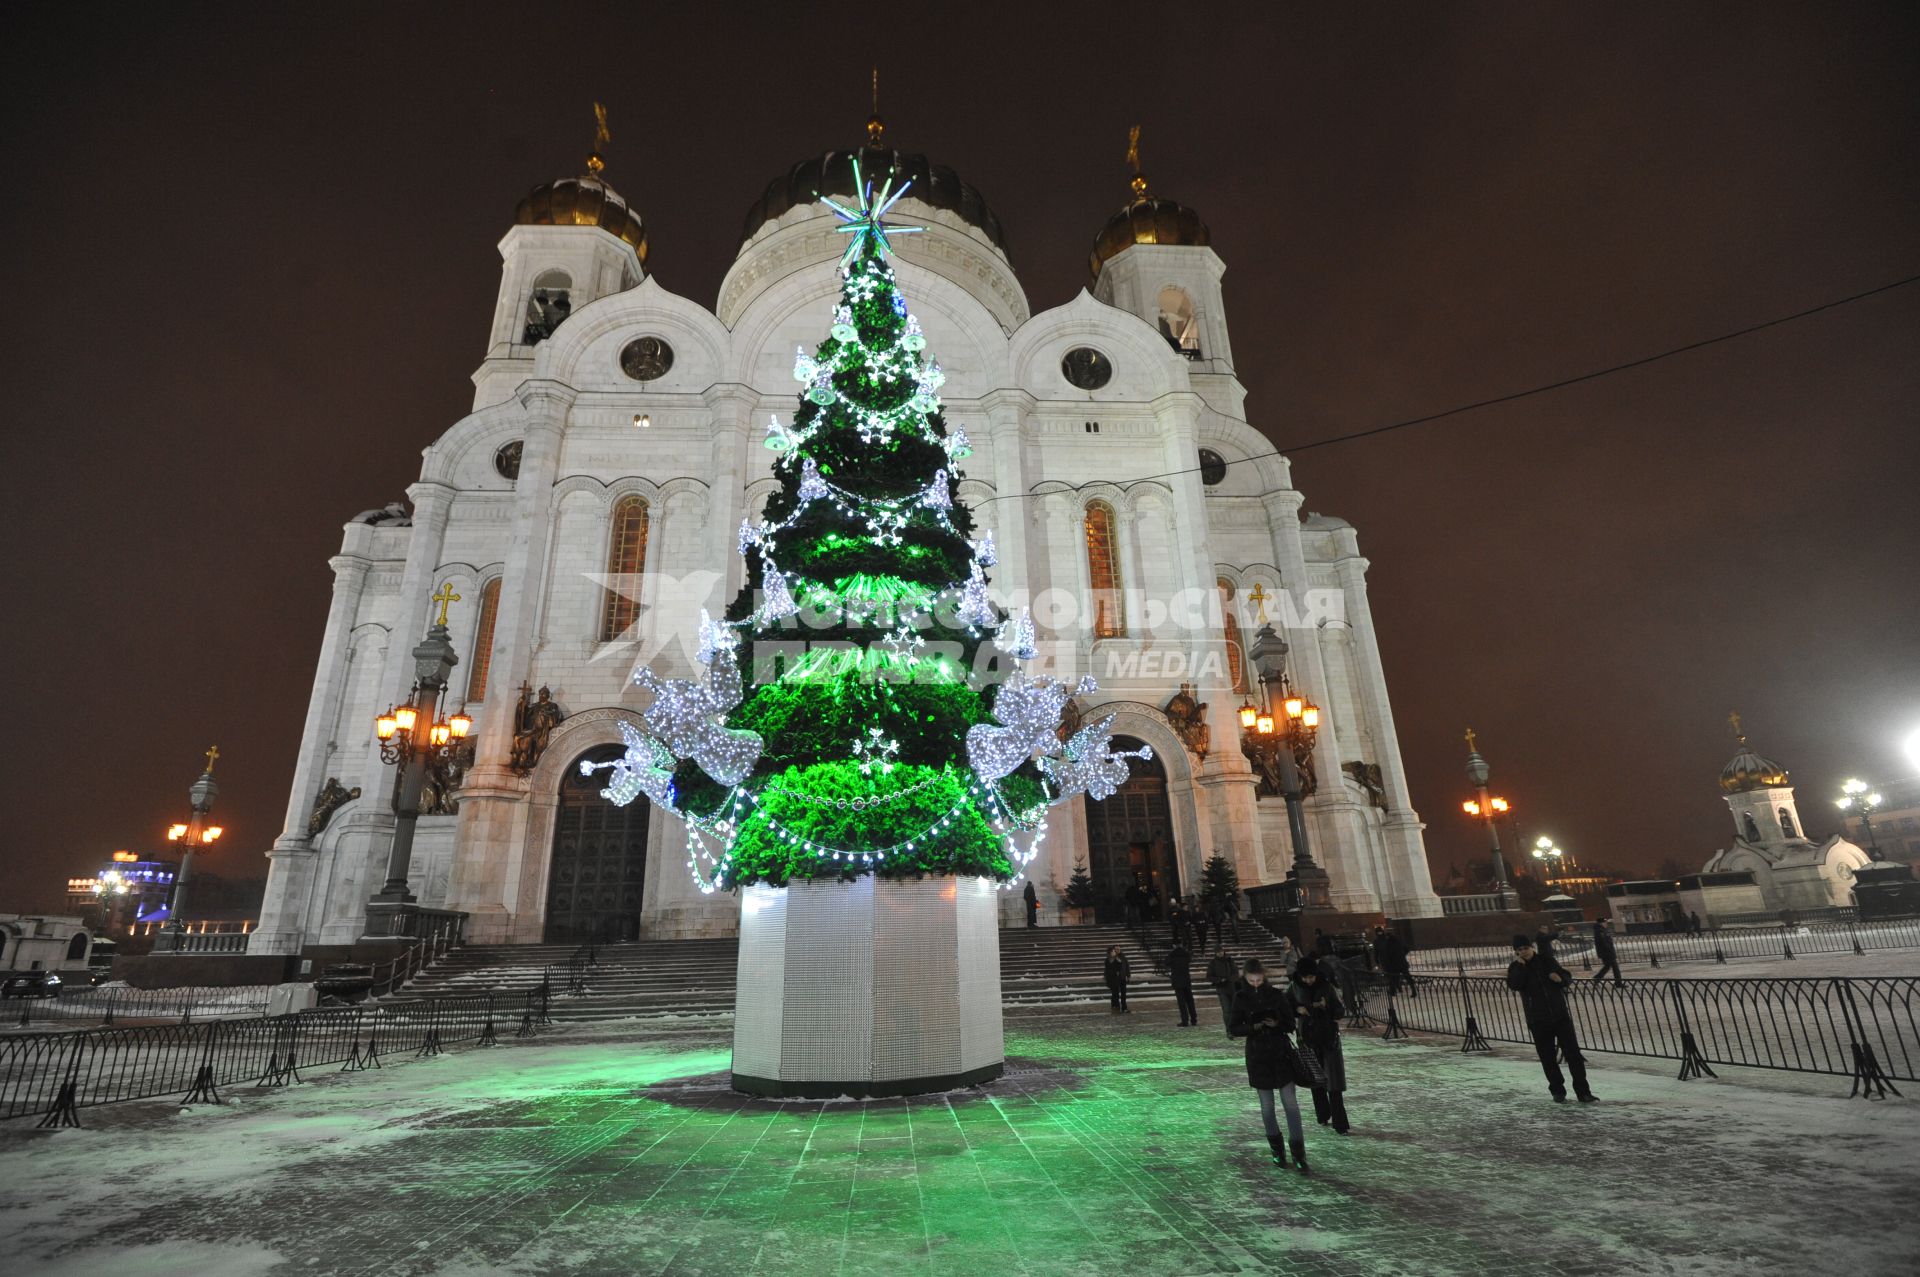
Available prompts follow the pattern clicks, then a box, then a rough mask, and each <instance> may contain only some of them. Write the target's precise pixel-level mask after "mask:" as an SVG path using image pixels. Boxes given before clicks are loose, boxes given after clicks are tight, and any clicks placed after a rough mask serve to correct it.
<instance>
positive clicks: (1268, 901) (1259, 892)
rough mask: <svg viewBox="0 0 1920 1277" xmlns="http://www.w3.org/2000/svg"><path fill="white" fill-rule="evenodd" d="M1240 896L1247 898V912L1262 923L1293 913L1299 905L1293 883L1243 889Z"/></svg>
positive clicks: (1264, 884) (1269, 883) (1267, 884)
mask: <svg viewBox="0 0 1920 1277" xmlns="http://www.w3.org/2000/svg"><path fill="white" fill-rule="evenodd" d="M1240 894H1241V895H1243V896H1245V897H1246V898H1247V912H1248V913H1249V914H1251V915H1252V916H1253V917H1254V918H1255V919H1256V920H1259V921H1262V922H1264V921H1265V920H1266V919H1268V918H1278V917H1280V916H1281V915H1283V914H1288V913H1293V912H1295V908H1296V905H1297V899H1296V897H1297V891H1296V887H1295V884H1293V883H1291V882H1268V883H1262V884H1261V885H1260V886H1258V887H1243V888H1241V890H1240Z"/></svg>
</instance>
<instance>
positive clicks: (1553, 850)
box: [1532, 836, 1567, 882]
mask: <svg viewBox="0 0 1920 1277" xmlns="http://www.w3.org/2000/svg"><path fill="white" fill-rule="evenodd" d="M1532 855H1533V858H1534V859H1535V860H1537V861H1539V862H1540V877H1541V878H1542V879H1544V880H1545V881H1547V882H1552V881H1554V880H1555V879H1556V878H1558V877H1559V876H1560V870H1561V866H1563V865H1565V864H1566V863H1567V853H1566V852H1565V851H1564V850H1562V849H1561V848H1560V847H1559V846H1557V845H1555V843H1554V841H1553V839H1551V838H1547V837H1544V836H1543V837H1540V838H1536V839H1534V840H1533V851H1532Z"/></svg>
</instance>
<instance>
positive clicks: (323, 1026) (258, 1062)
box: [0, 984, 553, 1127]
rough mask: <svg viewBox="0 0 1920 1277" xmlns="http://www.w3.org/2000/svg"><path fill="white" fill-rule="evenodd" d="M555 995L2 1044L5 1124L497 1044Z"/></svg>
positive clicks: (367, 1007) (69, 1121) (538, 989)
mask: <svg viewBox="0 0 1920 1277" xmlns="http://www.w3.org/2000/svg"><path fill="white" fill-rule="evenodd" d="M550 995H551V989H550V988H549V987H548V986H547V985H545V984H541V985H538V986H535V987H534V988H533V989H531V990H529V991H527V992H526V993H524V994H513V995H511V996H506V995H496V994H492V993H481V994H472V995H468V996H462V997H445V998H433V999H428V1000H421V1001H395V1002H386V1003H363V1004H361V1005H359V1006H351V1007H330V1008H325V1009H321V1010H314V1011H301V1012H298V1013H296V1014H293V1015H279V1016H260V1017H256V1018H252V1019H241V1020H208V1021H205V1022H204V1023H199V1024H154V1025H140V1026H127V1027H120V1028H99V1029H86V1030H79V1031H70V1032H65V1033H23V1034H16V1035H11V1036H8V1037H3V1038H0V1119H5V1118H15V1117H31V1116H34V1115H39V1116H40V1125H41V1126H43V1127H44V1126H78V1125H79V1124H80V1121H79V1110H80V1109H82V1108H87V1107H90V1106H92V1105H96V1104H113V1103H118V1102H119V1101H122V1100H140V1099H151V1098H154V1097H156V1096H165V1095H173V1096H178V1097H180V1102H181V1103H183V1104H191V1103H216V1104H217V1103H220V1102H221V1101H220V1094H219V1093H220V1091H221V1089H222V1088H225V1087H232V1086H239V1085H246V1084H249V1083H253V1084H257V1085H261V1086H286V1085H289V1084H291V1083H294V1082H298V1081H301V1080H302V1078H301V1076H300V1070H302V1069H308V1070H311V1069H314V1068H319V1067H324V1066H331V1065H338V1066H340V1067H339V1070H338V1071H340V1072H356V1071H358V1070H361V1069H370V1068H375V1069H377V1068H380V1067H381V1060H382V1058H390V1057H393V1056H397V1055H402V1054H406V1055H412V1056H416V1057H425V1056H433V1055H438V1054H440V1053H441V1051H442V1050H443V1049H445V1048H446V1047H449V1046H452V1045H454V1044H455V1043H460V1042H473V1043H476V1044H478V1045H481V1046H492V1045H493V1044H494V1042H495V1041H496V1037H497V1034H498V1033H499V1031H500V1030H501V1029H502V1028H503V1027H504V1028H505V1030H506V1031H508V1032H512V1033H516V1034H517V1035H519V1036H521V1037H529V1036H533V1035H534V1034H537V1033H538V1032H539V1031H540V1029H541V1028H542V1027H543V1026H545V1025H550V1024H552V1023H553V1020H552V1018H551V1016H550V1015H549V1013H548V1010H549V1001H550Z"/></svg>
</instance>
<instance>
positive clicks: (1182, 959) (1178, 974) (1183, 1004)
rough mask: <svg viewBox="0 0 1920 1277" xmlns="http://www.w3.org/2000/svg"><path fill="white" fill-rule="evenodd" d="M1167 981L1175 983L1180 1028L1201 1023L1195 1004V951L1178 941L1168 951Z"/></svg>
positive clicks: (1175, 1001) (1174, 999) (1174, 996)
mask: <svg viewBox="0 0 1920 1277" xmlns="http://www.w3.org/2000/svg"><path fill="white" fill-rule="evenodd" d="M1167 979H1169V980H1171V981H1172V982H1173V1001H1174V1004H1175V1005H1176V1006H1178V1007H1179V1008H1180V1027H1181V1028H1183V1029H1184V1028H1187V1027H1188V1026H1189V1025H1195V1024H1198V1023H1200V1009H1199V1008H1198V1007H1196V1006H1194V1004H1193V951H1192V950H1191V949H1189V948H1187V946H1186V945H1184V944H1182V943H1180V942H1179V941H1178V940H1176V941H1174V942H1173V948H1171V949H1169V950H1167Z"/></svg>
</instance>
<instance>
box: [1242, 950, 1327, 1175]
mask: <svg viewBox="0 0 1920 1277" xmlns="http://www.w3.org/2000/svg"><path fill="white" fill-rule="evenodd" d="M1294 1019H1295V1011H1294V1005H1293V999H1292V998H1291V997H1290V996H1288V994H1287V993H1286V992H1285V991H1284V990H1281V989H1278V988H1275V987H1274V986H1273V985H1271V984H1269V983H1267V972H1266V968H1264V967H1262V966H1261V965H1260V959H1258V958H1248V959H1247V966H1246V976H1245V979H1244V980H1243V981H1242V983H1241V985H1240V988H1239V989H1238V991H1236V992H1235V994H1234V997H1233V1036H1235V1037H1236V1038H1245V1039H1246V1040H1247V1085H1248V1086H1251V1087H1252V1088H1253V1089H1254V1090H1255V1091H1257V1092H1259V1094H1260V1120H1261V1122H1262V1123H1264V1124H1265V1126H1266V1128H1267V1147H1268V1148H1270V1149H1272V1150H1273V1160H1274V1161H1276V1162H1280V1163H1282V1164H1284V1163H1285V1162H1286V1160H1287V1157H1288V1144H1287V1143H1286V1142H1284V1141H1283V1140H1282V1139H1281V1138H1280V1123H1279V1122H1278V1121H1277V1120H1276V1119H1275V1116H1274V1112H1273V1095H1274V1092H1275V1091H1278V1092H1279V1093H1280V1104H1281V1107H1283V1108H1284V1109H1286V1112H1287V1135H1288V1136H1289V1137H1290V1138H1291V1140H1292V1157H1293V1164H1294V1167H1295V1168H1296V1169H1298V1170H1299V1171H1300V1172H1301V1173H1303V1174H1304V1173H1305V1172H1306V1170H1307V1136H1306V1132H1305V1131H1303V1130H1302V1129H1301V1127H1300V1102H1299V1101H1298V1100H1297V1099H1296V1098H1295V1097H1294V1083H1295V1082H1296V1081H1306V1080H1309V1079H1306V1078H1305V1077H1304V1076H1303V1075H1301V1074H1300V1073H1299V1072H1297V1067H1298V1062H1297V1060H1296V1058H1295V1056H1294V1053H1293V1044H1292V1042H1290V1041H1289V1040H1288V1037H1287V1035H1288V1034H1289V1033H1291V1032H1292V1031H1293V1022H1294Z"/></svg>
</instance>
